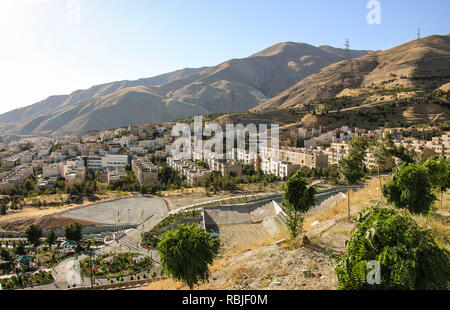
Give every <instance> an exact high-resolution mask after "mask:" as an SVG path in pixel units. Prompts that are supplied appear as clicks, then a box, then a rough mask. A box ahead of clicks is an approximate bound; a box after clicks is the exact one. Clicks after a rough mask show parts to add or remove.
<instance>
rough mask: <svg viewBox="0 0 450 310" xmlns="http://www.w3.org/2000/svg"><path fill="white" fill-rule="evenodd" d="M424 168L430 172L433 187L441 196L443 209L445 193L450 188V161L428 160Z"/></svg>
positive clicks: (441, 159)
mask: <svg viewBox="0 0 450 310" xmlns="http://www.w3.org/2000/svg"><path fill="white" fill-rule="evenodd" d="M424 167H425V168H426V169H427V170H428V179H429V181H430V184H431V186H432V187H433V188H434V189H435V190H437V191H439V192H440V194H441V208H442V200H443V196H444V192H446V191H447V189H449V188H450V160H449V159H448V158H440V159H438V160H435V159H428V160H427V161H426V162H425V164H424Z"/></svg>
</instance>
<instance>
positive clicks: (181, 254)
mask: <svg viewBox="0 0 450 310" xmlns="http://www.w3.org/2000/svg"><path fill="white" fill-rule="evenodd" d="M219 246H220V241H219V238H213V237H211V234H209V233H207V232H205V231H203V230H202V229H200V228H199V227H197V226H195V225H191V226H186V225H180V226H179V227H178V229H177V230H176V231H173V230H172V231H168V232H167V233H165V234H164V236H163V239H162V240H161V241H160V242H159V243H158V250H159V252H160V257H161V264H162V266H163V271H164V273H166V274H169V275H171V276H172V277H173V278H174V279H175V280H178V281H183V282H184V283H185V284H186V285H188V286H189V288H190V289H193V287H194V285H198V283H199V282H200V281H201V282H206V281H208V278H209V274H210V273H209V269H208V265H210V264H212V262H213V260H214V258H215V257H216V256H217V254H218V252H219Z"/></svg>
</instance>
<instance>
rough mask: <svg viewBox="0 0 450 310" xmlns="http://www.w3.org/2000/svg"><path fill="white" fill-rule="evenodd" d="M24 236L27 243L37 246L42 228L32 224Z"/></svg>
mask: <svg viewBox="0 0 450 310" xmlns="http://www.w3.org/2000/svg"><path fill="white" fill-rule="evenodd" d="M25 236H26V237H27V240H28V242H29V243H31V244H33V245H35V246H38V245H39V238H41V237H42V228H41V227H40V226H38V225H34V224H32V225H30V226H28V228H27V230H26V231H25Z"/></svg>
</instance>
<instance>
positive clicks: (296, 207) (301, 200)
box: [282, 171, 317, 238]
mask: <svg viewBox="0 0 450 310" xmlns="http://www.w3.org/2000/svg"><path fill="white" fill-rule="evenodd" d="M283 190H284V193H283V201H282V204H283V206H284V207H285V209H286V213H287V220H286V225H287V227H288V229H289V232H290V234H291V237H292V238H295V237H297V235H298V234H299V233H300V232H301V231H300V230H301V227H302V225H303V215H304V214H305V213H306V212H308V211H309V210H310V209H311V208H312V207H313V206H314V204H315V197H314V196H315V195H316V193H317V191H316V188H315V187H310V186H308V181H307V180H306V179H305V178H304V177H303V176H302V174H301V171H297V172H296V173H295V174H294V175H292V176H291V177H290V178H289V179H288V180H287V182H286V184H285V186H284V188H283Z"/></svg>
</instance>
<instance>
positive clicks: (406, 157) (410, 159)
mask: <svg viewBox="0 0 450 310" xmlns="http://www.w3.org/2000/svg"><path fill="white" fill-rule="evenodd" d="M393 155H394V157H397V158H398V159H400V160H401V162H402V163H403V164H412V163H414V156H413V155H412V154H411V153H410V152H408V150H406V148H405V147H404V146H403V145H400V146H399V147H397V148H396V149H394V150H393Z"/></svg>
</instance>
